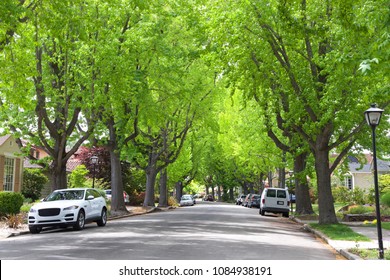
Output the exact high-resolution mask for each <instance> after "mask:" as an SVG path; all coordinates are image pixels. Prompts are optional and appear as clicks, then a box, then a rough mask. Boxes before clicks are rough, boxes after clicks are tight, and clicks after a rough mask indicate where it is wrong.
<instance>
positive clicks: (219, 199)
mask: <svg viewBox="0 0 390 280" xmlns="http://www.w3.org/2000/svg"><path fill="white" fill-rule="evenodd" d="M217 194H218V201H222V195H221V186H220V185H217Z"/></svg>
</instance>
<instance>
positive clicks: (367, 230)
mask: <svg viewBox="0 0 390 280" xmlns="http://www.w3.org/2000/svg"><path fill="white" fill-rule="evenodd" d="M292 220H294V221H295V222H298V223H300V224H303V227H304V228H305V229H306V230H308V231H310V232H312V233H314V234H315V235H316V236H318V237H320V238H321V239H322V240H324V241H325V242H326V243H328V244H329V245H330V246H331V247H333V248H334V249H335V250H336V251H337V252H339V253H340V254H341V255H343V256H344V257H346V258H347V259H349V260H361V258H360V257H359V256H357V255H354V254H352V253H350V252H348V249H353V248H359V249H378V232H377V228H376V227H371V226H363V223H361V222H342V223H343V224H345V225H347V226H349V227H350V228H351V229H352V230H353V231H355V232H357V233H360V234H362V235H364V236H367V237H368V238H370V239H371V240H372V241H370V242H364V241H358V242H356V241H343V240H332V239H329V238H328V237H327V236H326V235H324V234H323V233H322V232H320V231H318V230H315V229H313V228H311V227H310V225H309V224H310V223H316V222H318V221H315V220H313V221H311V220H308V221H306V220H305V221H302V220H300V219H298V218H295V217H294V218H292ZM382 240H383V248H384V249H387V250H390V230H385V229H382Z"/></svg>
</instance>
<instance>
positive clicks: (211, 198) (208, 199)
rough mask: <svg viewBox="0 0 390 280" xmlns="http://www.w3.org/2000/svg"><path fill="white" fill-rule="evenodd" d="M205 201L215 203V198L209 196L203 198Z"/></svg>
mask: <svg viewBox="0 0 390 280" xmlns="http://www.w3.org/2000/svg"><path fill="white" fill-rule="evenodd" d="M203 201H214V197H213V195H212V194H207V195H205V196H204V197H203Z"/></svg>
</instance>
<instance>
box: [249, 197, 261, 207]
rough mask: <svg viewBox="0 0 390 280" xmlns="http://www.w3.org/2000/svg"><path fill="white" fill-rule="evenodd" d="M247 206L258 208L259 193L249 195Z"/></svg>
mask: <svg viewBox="0 0 390 280" xmlns="http://www.w3.org/2000/svg"><path fill="white" fill-rule="evenodd" d="M248 207H249V208H252V207H256V208H260V195H259V194H253V195H251V196H250V198H249V200H248Z"/></svg>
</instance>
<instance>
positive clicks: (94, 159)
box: [91, 156, 99, 188]
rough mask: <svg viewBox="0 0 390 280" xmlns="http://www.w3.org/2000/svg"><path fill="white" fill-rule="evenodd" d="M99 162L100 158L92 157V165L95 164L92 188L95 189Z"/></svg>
mask: <svg viewBox="0 0 390 280" xmlns="http://www.w3.org/2000/svg"><path fill="white" fill-rule="evenodd" d="M98 161H99V158H98V157H97V156H91V163H92V164H93V174H92V188H95V174H96V164H97V163H98Z"/></svg>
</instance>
